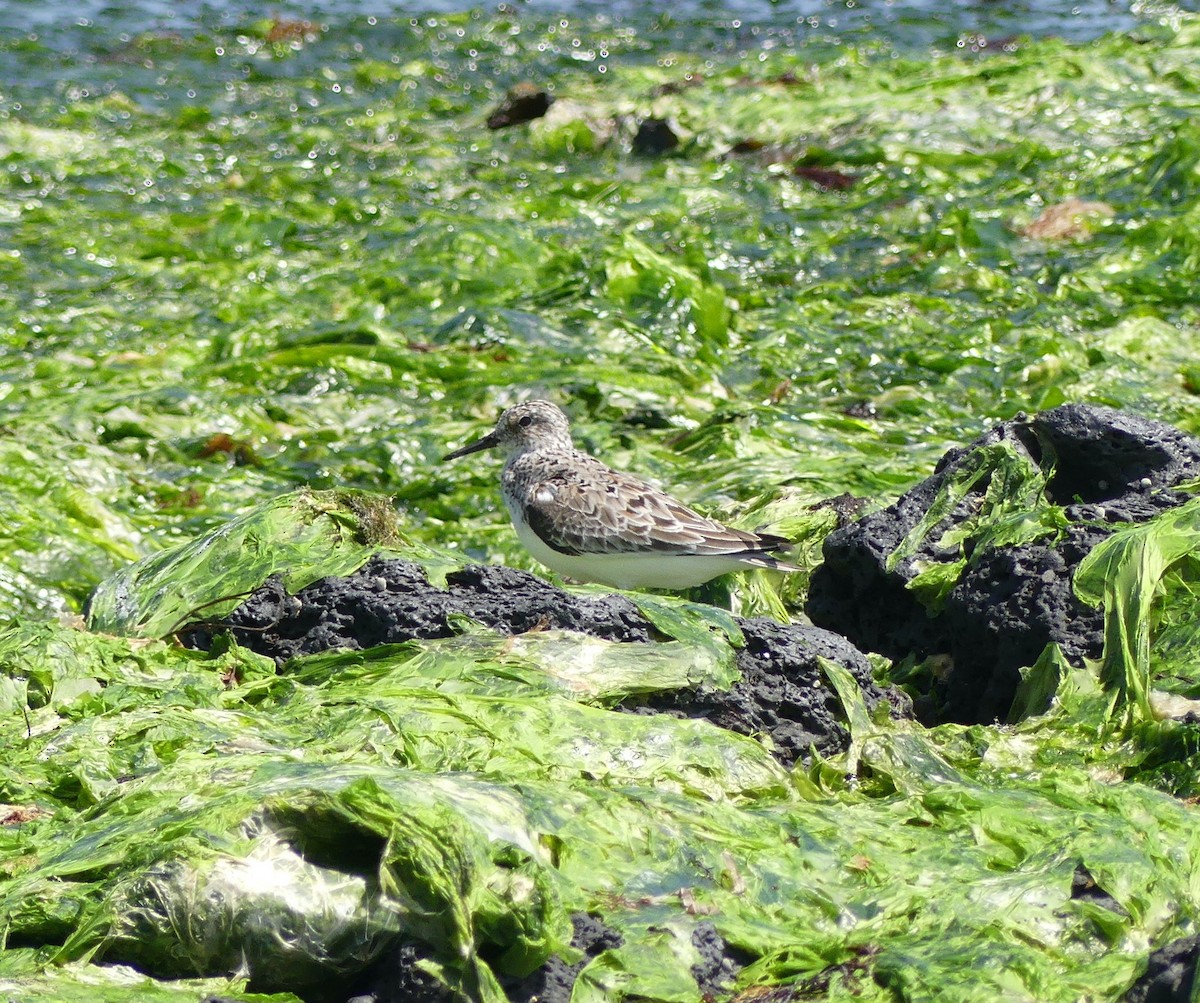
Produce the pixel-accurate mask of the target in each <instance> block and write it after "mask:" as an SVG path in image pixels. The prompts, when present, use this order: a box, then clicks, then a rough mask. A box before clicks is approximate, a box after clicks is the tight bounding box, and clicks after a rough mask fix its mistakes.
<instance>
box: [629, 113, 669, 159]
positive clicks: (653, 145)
mask: <svg viewBox="0 0 1200 1003" xmlns="http://www.w3.org/2000/svg"><path fill="white" fill-rule="evenodd" d="M678 145H679V137H678V136H677V135H675V130H674V129H672V128H671V123H670V122H668V121H667V120H666V119H665V118H645V119H642V121H641V122H639V123H638V127H637V132H636V133H634V136H633V152H634V153H636V154H638V155H639V156H643V157H653V156H657V155H658V154H660V153H669V152H670V151H671V150H673V149H675V147H677V146H678Z"/></svg>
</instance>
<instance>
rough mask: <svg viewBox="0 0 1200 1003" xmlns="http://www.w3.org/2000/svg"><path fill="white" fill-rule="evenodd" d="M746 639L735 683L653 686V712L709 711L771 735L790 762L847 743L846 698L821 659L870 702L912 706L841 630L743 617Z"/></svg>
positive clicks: (709, 715) (732, 725) (732, 724)
mask: <svg viewBox="0 0 1200 1003" xmlns="http://www.w3.org/2000/svg"><path fill="white" fill-rule="evenodd" d="M741 628H742V635H743V637H744V638H745V642H746V643H745V646H744V647H742V648H739V649H738V652H737V666H738V669H739V670H740V671H741V678H740V679H738V681H737V682H735V683H734V684H733V686H732V687H730V689H729V690H715V689H711V688H709V687H700V688H698V689H696V690H686V691H675V692H667V693H655V694H652V695H651V696H650V697H649V698H647V699H646V700H645V702H644V704H643V705H642V706H643V708H644V709H645V710H647V711H652V712H660V713H668V714H674V715H676V716H678V717H703V718H705V719H707V720H709V721H711V722H712V723H713V724H715V725H717V726H718V727H721V728H725V729H727V730H729V731H736V732H738V733H739V734H742V735H769V736H770V737H771V742H772V746H773V750H772V751H773V752H774V755H775V758H776V759H778V760H779V761H780V762H782V763H783V764H784V765H786V766H792V765H794V764H795V763H796V762H797V761H798V760H801V759H807V758H808V757H809V756H810V754H811V753H812V751H813V749H816V751H817V752H819V753H821V754H822V755H830V754H833V753H836V752H839V751H841V750H843V749H845V748H846V746H847V744H848V743H849V741H850V735H849V733H848V732H847V731H846V728H845V726H844V725H843V724H842V711H841V703H840V702H839V700H838V697H837V694H836V693H835V692H834V690H833V688H832V687H831V686H830V685H829V683H828V681H827V680H826V679H825V674H824V672H823V671H822V669H821V665H820V663H819V662H818V658H827V659H829V660H830V661H833V662H837V663H838V664H839V665H842V666H844V667H845V668H846V670H847V671H849V673H850V674H851V675H852V676H853V677H854V678H855V680H856V681H857V682H858V684H859V686H860V687H861V688H862V692H863V696H864V698H865V699H866V702H867V706H868V707H872V708H873V707H875V706H876V705H877V704H878V703H879V702H880V701H881V700H887V701H888V702H890V703H891V705H892V709H893V711H895V712H897V713H898V714H900V715H901V716H908V714H909V713H910V706H909V701H908V698H907V697H906V696H904V694H903V693H901V692H900V691H899V690H894V689H884V688H883V687H880V686H879V685H878V684H877V683H876V682H875V681H874V679H872V677H871V664H870V662H868V661H867V658H866V656H865V655H863V653H862V652H861V651H859V650H858V649H857V648H855V647H854V645H852V644H851V643H850V642H849V641H847V640H846V639H845V638H844V637H841V636H839V635H838V634H834V633H831V632H830V631H828V630H822V629H821V628H819V627H796V626H793V627H785V626H784V625H783V624H780V623H776V622H775V621H774V620H768V619H766V618H758V619H754V620H743V621H741Z"/></svg>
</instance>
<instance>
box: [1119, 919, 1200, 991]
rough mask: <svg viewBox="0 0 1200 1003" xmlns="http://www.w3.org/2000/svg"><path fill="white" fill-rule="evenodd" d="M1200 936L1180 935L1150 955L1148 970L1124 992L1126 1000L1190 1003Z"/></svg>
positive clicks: (1199, 949)
mask: <svg viewBox="0 0 1200 1003" xmlns="http://www.w3.org/2000/svg"><path fill="white" fill-rule="evenodd" d="M1197 956H1200V935H1195V934H1194V935H1192V936H1191V937H1181V938H1180V939H1179V940H1173V941H1171V943H1169V944H1166V945H1164V946H1163V947H1160V948H1159V949H1158V950H1157V951H1155V952H1154V953H1153V954H1151V955H1150V960H1149V963H1148V964H1147V965H1146V971H1145V973H1144V974H1143V975H1142V977H1141V978H1140V979H1138V980H1137V982H1135V983H1134V984H1133V986H1132V988H1131V989H1130V990H1129V992H1127V993H1126V994H1125V1003H1191V1000H1192V999H1193V998H1194V997H1193V995H1192V989H1193V987H1194V986H1195V984H1196V959H1197Z"/></svg>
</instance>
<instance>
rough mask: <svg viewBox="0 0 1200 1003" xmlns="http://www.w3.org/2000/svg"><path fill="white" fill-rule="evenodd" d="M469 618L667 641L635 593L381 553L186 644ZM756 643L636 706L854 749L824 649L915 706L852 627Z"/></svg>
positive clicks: (310, 643)
mask: <svg viewBox="0 0 1200 1003" xmlns="http://www.w3.org/2000/svg"><path fill="white" fill-rule="evenodd" d="M462 617H466V618H469V619H471V620H474V621H476V622H477V623H480V624H483V625H484V626H487V627H490V628H492V629H494V630H497V631H500V632H501V633H505V634H521V633H524V632H526V631H530V630H546V629H558V630H574V631H578V632H580V633H583V634H588V635H590V636H593V637H599V638H602V639H604V640H608V641H616V642H629V641H641V642H649V641H654V640H664V638H663V637H662V635H660V634H659V632H658V631H657V630H656V629H655V627H654V625H653V624H652V623H651V622H650V621H649V620H647V619H646V618H645V617H644V616H642V614H641V613H640V612H639V611H638V608H637V606H635V605H634V603H633V602H631V601H630V600H629V599H627V598H625V597H624V596H619V595H609V596H576V595H572V594H571V593H569V592H565V591H563V590H562V589H560V588H558V587H556V586H554V585H551V584H550V583H549V582H546V581H543V580H542V579H541V578H538V577H536V576H535V575H531V574H529V573H527V572H524V571H517V570H515V569H513V568H504V567H497V566H484V565H468V566H467V567H464V568H462V569H460V570H458V571H455V572H453V573H451V574H449V575H447V576H446V588H445V589H441V588H437V587H435V586H433V585H431V584H430V583H429V580H428V579H427V578H426V576H425V573H424V572H423V571H422V569H421V568H420V566H419V565H417V564H414V563H413V562H411V561H405V560H402V559H399V558H388V557H382V556H376V557H374V558H372V559H371V560H370V561H368V562H367V563H366V564H364V565H363V566H362V567H361V568H360V569H359V570H358V571H356V572H354V574H351V575H347V576H345V577H330V578H322V579H320V580H319V581H316V582H313V583H312V584H311V585H309V586H308V587H307V588H304V589H301V590H300V591H299V592H297V593H296V594H295V595H294V596H293V595H289V594H288V592H287V591H286V590H285V589H284V588H283V586H282V585H281V584H280V582H279V581H278V580H277V579H272V580H270V581H268V582H266V583H265V584H264V585H263V586H262V587H261V588H259V589H257V590H256V591H255V592H254V593H252V594H251V595H250V597H249V598H248V599H246V601H245V602H244V603H242V605H241V606H239V607H238V608H237V609H235V610H234V611H233V612H232V613H230V614H229V616H227V617H225V618H224V619H222V620H219V621H214V622H205V623H195V624H192V625H191V626H189V627H187V628H185V629H184V630H183V631H181V632H180V635H179V636H180V638H181V640H182V641H183V643H185V644H187V645H189V646H191V647H196V648H209V647H210V646H211V645H212V641H213V638H214V637H215V636H216V635H217V634H218V633H222V632H225V631H228V632H229V633H231V634H232V635H233V637H234V639H235V640H236V641H237V643H238V644H239V645H241V646H243V647H246V648H249V649H251V650H252V651H257V652H259V653H260V654H263V655H267V656H269V657H271V658H273V659H275V661H276V664H277V665H279V666H281V667H282V666H283V665H284V664H285V663H286V662H287V661H288V660H289V659H291V658H294V657H296V656H299V655H310V654H316V653H317V652H320V651H328V650H330V649H333V648H349V649H355V650H357V649H363V648H369V647H372V646H374V645H378V644H395V643H399V642H403V641H412V640H418V639H423V638H424V639H429V638H439V637H450V636H452V635H454V634H456V633H458V632H459V631H458V629H457V628H456V626H455V620H456V619H458V618H462ZM741 626H742V629H743V632H744V634H745V639H746V644H745V647H743V648H741V649H739V650H738V652H737V664H738V667H739V668H740V669H741V672H742V678H741V679H740V680H738V682H737V683H735V684H734V686H733V687H732V688H731V689H729V690H727V691H721V690H710V689H699V690H682V691H677V692H669V693H662V694H656V695H655V696H654V697H653V698H652V699H651V700H649V701H645V700H643V701H640V702H639V701H635V700H631V701H630V702H629V704H630V705H629V706H628V707H627V708H620V709H626V710H629V711H631V712H634V713H645V712H647V711H648V710H649V711H655V712H665V713H670V714H673V715H675V716H678V717H684V716H687V717H704V718H707V719H708V720H710V721H712V722H713V723H714V724H716V725H719V726H720V727H723V728H727V729H729V730H731V731H736V732H738V733H739V734H743V735H766V736H768V737H769V738H770V739H771V740H772V743H773V747H774V751H775V755H776V757H777V758H778V759H779V760H780V761H781V762H783V763H784V764H786V765H788V766H791V765H792V764H794V763H795V762H796V761H797V760H798V759H802V758H804V757H807V756H808V755H809V753H810V751H811V750H812V749H813V748H815V749H818V750H819V751H820V752H821V753H823V754H830V753H834V752H837V751H839V750H841V749H844V748H845V747H846V745H847V742H848V740H849V736H848V734H847V732H846V730H845V727H844V725H843V723H842V722H843V714H842V711H841V705H840V703H839V700H838V698H837V696H836V694H835V692H834V690H833V689H832V687H831V686H830V685H829V683H828V681H827V680H826V679H825V677H824V674H823V673H822V671H821V669H820V666H819V664H818V662H817V656H823V657H826V658H829V659H831V660H833V661H836V662H839V663H840V664H842V665H844V666H845V667H846V668H847V670H848V671H849V672H850V673H851V674H852V675H853V676H854V677H855V678H856V679H857V680H858V681H859V684H860V685H861V686H862V689H863V694H864V697H865V699H866V701H867V704H868V706H869V707H872V708H873V707H875V706H876V705H877V704H878V703H879V702H880V701H881V700H887V701H889V702H890V703H891V705H892V708H893V709H894V710H895V711H897V712H900V713H903V714H907V713H908V706H907V698H905V697H904V696H903V695H902V694H900V693H899V691H896V690H885V689H883V688H881V687H879V686H878V685H876V684H875V682H874V681H873V680H872V678H871V672H870V665H869V663H868V662H867V660H866V657H865V656H864V655H863V654H862V652H860V651H858V650H857V649H855V648H854V646H853V645H851V644H850V643H848V642H847V641H845V640H844V639H843V638H840V637H837V636H836V635H834V634H830V633H829V632H828V631H824V630H819V629H815V628H811V627H785V626H783V625H781V624H778V623H776V622H774V621H772V620H746V621H743V622H742V624H741Z"/></svg>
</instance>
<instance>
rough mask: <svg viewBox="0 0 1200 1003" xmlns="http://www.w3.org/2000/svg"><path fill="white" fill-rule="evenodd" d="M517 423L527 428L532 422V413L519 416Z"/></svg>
mask: <svg viewBox="0 0 1200 1003" xmlns="http://www.w3.org/2000/svg"><path fill="white" fill-rule="evenodd" d="M517 424H518V425H520V426H521V427H522V428H528V427H529V426H530V425H532V424H533V417H532V415H528V414H527V415H525V416H524V417H522V418H521V420H520V421H518V422H517Z"/></svg>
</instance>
